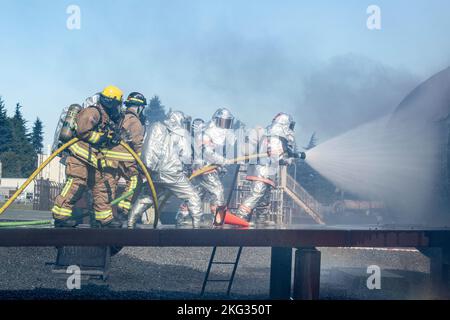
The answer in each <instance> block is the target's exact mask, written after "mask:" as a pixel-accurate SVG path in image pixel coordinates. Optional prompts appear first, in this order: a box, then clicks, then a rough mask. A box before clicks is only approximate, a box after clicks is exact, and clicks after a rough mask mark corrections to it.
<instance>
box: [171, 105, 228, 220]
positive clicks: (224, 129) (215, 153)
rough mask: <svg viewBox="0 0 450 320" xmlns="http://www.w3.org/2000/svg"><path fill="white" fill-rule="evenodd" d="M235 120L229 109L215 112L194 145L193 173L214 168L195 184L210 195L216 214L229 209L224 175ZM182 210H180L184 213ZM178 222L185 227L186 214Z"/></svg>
mask: <svg viewBox="0 0 450 320" xmlns="http://www.w3.org/2000/svg"><path fill="white" fill-rule="evenodd" d="M233 122H234V117H233V115H232V114H231V112H230V111H229V110H228V109H226V108H220V109H218V110H216V112H214V114H213V116H212V119H211V121H210V122H209V123H207V124H206V125H205V127H204V128H203V130H201V131H200V132H199V133H198V135H197V137H196V139H195V140H194V141H197V142H196V144H195V145H194V149H195V157H194V162H193V170H194V172H195V170H198V169H201V168H203V167H204V166H208V165H214V166H216V168H215V169H213V170H211V171H207V172H205V173H203V174H202V175H200V176H198V177H196V178H194V180H193V184H194V185H195V186H197V189H198V190H199V192H200V194H201V196H202V197H204V196H206V195H208V196H209V200H210V210H211V213H212V214H213V215H216V214H218V213H220V214H221V215H222V214H223V213H224V212H225V210H226V204H225V196H224V187H223V184H222V181H221V176H222V175H224V174H225V173H226V168H225V162H226V146H227V145H232V144H234V143H235V136H234V134H233V132H232V131H231V130H230V129H231V128H232V127H233ZM182 210H183V208H181V209H180V211H182ZM178 217H179V223H180V224H182V223H183V222H182V220H183V219H182V217H183V212H180V215H179V216H178Z"/></svg>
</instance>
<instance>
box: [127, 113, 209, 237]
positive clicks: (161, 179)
mask: <svg viewBox="0 0 450 320" xmlns="http://www.w3.org/2000/svg"><path fill="white" fill-rule="evenodd" d="M188 122H189V123H190V121H189V120H188V117H187V116H185V115H184V113H183V112H181V111H172V112H169V114H168V116H167V119H166V120H164V121H162V122H155V123H153V124H151V125H150V127H149V128H148V129H147V132H148V133H147V134H146V137H145V140H144V144H143V148H142V157H141V158H142V160H143V162H144V164H145V165H146V166H147V168H148V169H149V170H150V173H151V175H152V179H153V181H154V182H155V185H156V189H157V190H158V199H161V198H163V197H165V196H167V193H168V192H171V193H172V194H173V195H175V196H176V197H177V198H179V199H181V200H185V201H186V202H187V206H188V208H189V212H190V214H191V223H192V226H193V227H194V228H199V227H201V226H202V224H201V217H202V212H201V199H200V197H199V195H198V194H197V192H196V191H195V189H194V187H193V186H192V184H191V182H190V181H189V178H188V177H187V175H186V173H185V172H184V170H183V163H186V162H188V161H189V160H188V159H190V158H191V145H190V137H189V132H188V131H187V130H186V129H187V128H188V126H189V124H188ZM143 188H144V189H143V190H141V192H140V193H139V195H138V196H137V199H136V200H135V201H134V202H133V205H132V208H131V211H130V213H129V216H128V228H134V227H135V225H136V222H137V220H138V219H139V218H140V217H141V216H142V214H143V213H144V212H145V211H146V210H147V209H148V208H150V207H151V206H152V204H153V199H152V197H151V196H150V191H149V190H148V187H147V186H146V185H145V186H144V187H143Z"/></svg>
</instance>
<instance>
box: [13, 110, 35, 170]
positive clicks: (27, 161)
mask: <svg viewBox="0 0 450 320" xmlns="http://www.w3.org/2000/svg"><path fill="white" fill-rule="evenodd" d="M21 108H22V106H21V105H20V104H19V103H17V104H16V110H15V112H14V116H13V117H12V118H11V119H10V126H11V131H12V143H11V151H12V152H13V153H14V154H15V155H16V161H17V164H16V165H17V166H19V170H18V171H19V172H17V170H15V171H16V172H15V173H17V174H18V176H16V177H21V178H25V177H28V176H29V175H30V174H31V173H32V172H33V170H34V168H35V166H36V153H35V152H34V149H33V145H32V144H31V136H30V134H29V133H28V130H27V127H26V120H25V119H24V117H23V115H22V111H21Z"/></svg>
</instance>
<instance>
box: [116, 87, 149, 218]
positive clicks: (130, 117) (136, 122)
mask: <svg viewBox="0 0 450 320" xmlns="http://www.w3.org/2000/svg"><path fill="white" fill-rule="evenodd" d="M124 104H125V107H126V110H125V114H124V118H123V121H122V137H123V138H124V140H125V142H127V143H128V144H129V145H130V147H131V148H132V149H133V150H134V151H135V152H136V153H137V154H138V155H139V156H140V155H141V150H142V143H143V140H144V134H145V129H144V123H145V119H144V117H143V111H144V108H145V106H146V105H147V99H146V98H145V97H144V95H143V94H141V93H139V92H132V93H130V94H129V95H128V97H127V99H126V101H125V103H124ZM120 148H121V150H120V151H121V152H122V153H125V154H126V153H127V151H126V150H125V148H123V147H120ZM121 177H122V178H124V179H125V182H126V188H125V193H128V192H130V191H132V190H134V189H136V188H137V186H138V184H139V183H140V180H141V178H140V175H139V170H138V166H137V163H136V161H135V160H134V159H129V160H125V161H120V162H119V172H118V176H117V179H116V182H118V181H119V179H120V178H121ZM131 198H132V195H131V196H129V197H128V198H126V199H123V200H121V201H120V202H119V204H118V207H119V208H120V209H122V213H124V214H125V215H127V214H128V211H129V210H130V208H131Z"/></svg>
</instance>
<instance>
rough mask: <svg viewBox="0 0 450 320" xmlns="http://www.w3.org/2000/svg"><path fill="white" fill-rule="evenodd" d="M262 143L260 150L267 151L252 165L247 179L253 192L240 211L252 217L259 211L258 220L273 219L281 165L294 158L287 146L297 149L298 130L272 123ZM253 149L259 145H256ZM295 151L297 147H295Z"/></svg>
mask: <svg viewBox="0 0 450 320" xmlns="http://www.w3.org/2000/svg"><path fill="white" fill-rule="evenodd" d="M255 142H256V143H258V144H259V145H258V149H259V150H258V151H259V153H267V154H268V157H267V158H261V159H259V160H258V163H257V164H250V165H249V166H248V171H247V177H246V180H248V181H250V182H251V185H250V193H249V195H248V196H247V197H246V198H245V199H244V200H243V201H242V203H241V205H240V206H239V208H238V211H237V215H238V216H240V217H242V218H245V219H247V220H250V217H251V214H252V212H254V213H255V214H256V223H270V204H271V191H272V189H273V188H275V187H276V178H277V174H278V172H279V165H280V164H281V165H285V164H289V163H290V162H291V161H292V158H291V153H290V152H288V150H287V149H290V150H292V151H294V150H295V148H296V147H295V139H294V132H293V130H291V129H290V128H289V126H288V125H283V124H277V123H275V124H272V125H270V126H268V127H267V128H266V132H265V134H264V135H263V136H262V138H261V139H260V140H259V141H255ZM253 149H257V147H256V146H253ZM294 152H295V151H294Z"/></svg>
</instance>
